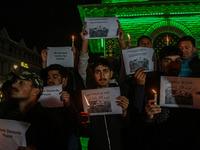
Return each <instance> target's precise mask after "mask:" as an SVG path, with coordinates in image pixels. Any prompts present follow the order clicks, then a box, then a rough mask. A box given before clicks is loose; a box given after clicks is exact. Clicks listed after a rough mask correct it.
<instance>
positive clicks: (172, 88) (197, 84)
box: [160, 76, 200, 109]
mask: <svg viewBox="0 0 200 150" xmlns="http://www.w3.org/2000/svg"><path fill="white" fill-rule="evenodd" d="M160 105H161V106H166V107H184V108H198V109H200V78H190V77H169V76H162V77H161V83H160Z"/></svg>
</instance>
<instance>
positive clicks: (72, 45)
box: [72, 35, 74, 47]
mask: <svg viewBox="0 0 200 150" xmlns="http://www.w3.org/2000/svg"><path fill="white" fill-rule="evenodd" d="M72 47H74V35H72Z"/></svg>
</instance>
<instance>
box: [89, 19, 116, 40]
mask: <svg viewBox="0 0 200 150" xmlns="http://www.w3.org/2000/svg"><path fill="white" fill-rule="evenodd" d="M117 20H118V18H117V17H97V18H85V22H87V24H86V27H85V29H86V31H87V32H88V35H86V36H85V38H86V39H101V38H117V37H118V36H117V30H118V23H117Z"/></svg>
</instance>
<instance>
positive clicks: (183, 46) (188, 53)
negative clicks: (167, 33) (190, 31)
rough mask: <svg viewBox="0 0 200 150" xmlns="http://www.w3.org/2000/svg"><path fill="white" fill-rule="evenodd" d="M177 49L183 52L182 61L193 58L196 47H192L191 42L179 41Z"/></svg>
mask: <svg viewBox="0 0 200 150" xmlns="http://www.w3.org/2000/svg"><path fill="white" fill-rule="evenodd" d="M179 49H180V50H181V51H182V52H183V55H182V59H184V60H188V59H190V58H192V57H193V54H194V52H195V50H196V47H194V46H192V43H191V41H181V42H180V43H179Z"/></svg>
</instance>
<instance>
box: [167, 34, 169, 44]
mask: <svg viewBox="0 0 200 150" xmlns="http://www.w3.org/2000/svg"><path fill="white" fill-rule="evenodd" d="M167 45H169V37H168V34H167Z"/></svg>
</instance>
